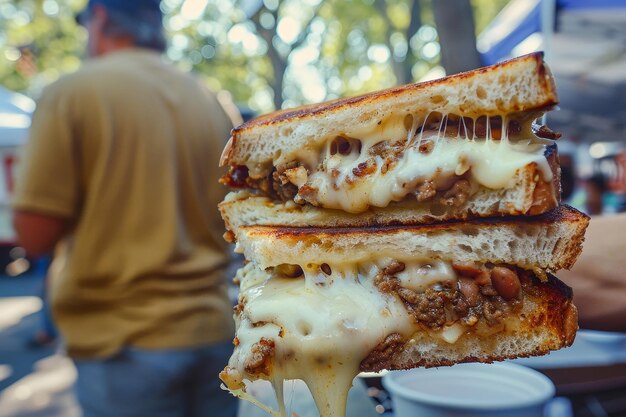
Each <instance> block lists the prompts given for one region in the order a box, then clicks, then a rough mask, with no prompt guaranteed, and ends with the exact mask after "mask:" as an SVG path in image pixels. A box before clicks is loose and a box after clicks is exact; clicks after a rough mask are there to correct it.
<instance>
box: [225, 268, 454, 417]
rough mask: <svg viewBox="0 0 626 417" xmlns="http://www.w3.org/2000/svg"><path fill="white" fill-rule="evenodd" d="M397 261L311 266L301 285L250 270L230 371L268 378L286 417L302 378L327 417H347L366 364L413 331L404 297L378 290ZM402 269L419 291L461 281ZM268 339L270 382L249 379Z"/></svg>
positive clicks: (450, 274)
mask: <svg viewBox="0 0 626 417" xmlns="http://www.w3.org/2000/svg"><path fill="white" fill-rule="evenodd" d="M391 262H392V259H390V258H380V259H377V260H375V261H369V262H362V263H359V264H356V263H345V264H340V265H329V268H330V270H331V271H330V272H331V274H330V275H326V273H324V272H323V271H322V269H320V268H319V266H317V265H308V266H306V265H305V266H302V269H303V273H304V277H300V278H285V277H280V276H278V275H272V274H270V273H269V272H266V271H262V270H261V269H259V268H258V267H256V266H255V265H254V264H252V263H249V264H248V265H246V266H245V267H244V268H242V269H241V270H240V271H239V272H238V275H237V277H238V279H239V280H240V283H241V285H240V301H241V302H242V303H243V305H244V308H243V311H242V313H241V314H240V315H239V316H238V317H236V320H237V340H238V345H237V346H236V348H235V351H234V353H233V355H232V357H231V359H230V361H229V368H230V369H232V370H234V371H235V372H236V373H237V374H238V375H239V376H240V378H241V379H242V380H243V379H244V378H247V379H255V378H259V377H264V378H265V377H266V378H267V379H269V380H270V381H271V382H272V384H273V385H274V388H275V390H276V394H277V397H278V398H277V399H278V404H279V405H280V410H279V415H281V416H284V415H285V407H284V402H283V398H282V386H283V381H285V380H289V379H302V380H304V381H305V383H306V384H307V385H308V387H309V389H310V390H311V393H312V394H313V398H314V399H315V402H316V404H317V407H318V409H319V412H320V416H321V417H343V416H344V415H345V404H346V398H347V393H348V391H349V389H350V387H351V385H352V380H353V379H354V377H355V376H356V375H357V374H358V373H359V366H360V363H361V361H362V360H363V359H365V358H366V357H367V355H368V354H369V353H370V352H371V351H372V350H373V349H374V348H375V347H376V346H377V345H378V344H379V343H380V342H382V341H383V340H384V339H385V338H386V337H387V336H388V335H389V334H392V333H399V334H401V335H403V336H404V337H410V336H411V334H413V332H414V331H415V324H414V322H413V319H412V318H411V317H410V316H409V314H408V313H407V310H406V308H405V306H404V304H403V303H402V302H401V301H400V300H399V298H397V297H395V296H394V295H390V294H385V293H381V292H380V291H379V290H378V288H377V287H376V286H375V285H374V278H375V276H376V275H377V274H378V273H379V272H380V270H381V269H382V268H384V267H385V266H388V265H389V264H390V263H391ZM404 263H405V270H404V271H403V272H401V273H399V274H397V277H398V278H399V279H400V281H401V283H402V285H403V286H406V287H407V288H411V289H413V290H425V289H426V288H427V287H429V286H432V285H433V284H434V283H436V282H439V281H451V280H455V279H456V275H455V273H454V271H453V270H452V268H451V266H450V264H449V263H445V262H442V261H436V260H421V261H416V260H413V261H407V262H404ZM326 269H327V272H328V268H326ZM457 330H458V329H457ZM434 333H437V332H434ZM461 333H462V332H458V331H457V332H456V333H454V334H451V330H450V329H447V328H445V329H443V330H442V331H440V332H438V333H437V335H438V336H439V337H441V338H442V339H444V340H446V341H448V342H449V343H453V340H452V338H454V337H456V338H457V339H458V338H459V337H460V336H461ZM455 335H456V336H455ZM262 338H265V339H266V340H272V341H274V344H275V348H274V356H273V358H272V368H271V375H267V376H262V375H261V376H260V375H248V374H247V373H246V371H245V367H246V363H248V362H249V361H250V360H251V359H252V356H253V354H252V351H253V347H254V345H255V344H256V343H258V342H259V341H260V340H261V339H262ZM234 394H235V395H238V396H241V395H242V393H241V392H239V393H237V392H234ZM242 398H243V397H242Z"/></svg>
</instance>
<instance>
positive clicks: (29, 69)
mask: <svg viewBox="0 0 626 417" xmlns="http://www.w3.org/2000/svg"><path fill="white" fill-rule="evenodd" d="M468 1H471V3H470V4H471V6H472V9H471V10H473V11H474V13H473V14H474V16H475V18H474V17H472V13H471V11H470V9H469V8H468V7H467V5H468ZM507 1H508V0H431V1H426V0H325V1H322V0H163V2H162V7H163V10H164V12H165V26H166V28H167V31H168V33H169V36H170V46H169V48H168V51H167V55H168V57H169V58H170V59H171V60H173V61H175V62H177V63H178V64H179V65H180V66H181V67H183V68H184V69H187V70H192V71H194V72H196V73H197V74H198V75H199V76H200V77H202V78H203V79H204V80H205V81H206V83H207V84H208V85H209V86H210V87H211V88H212V89H214V90H228V91H229V92H230V93H231V94H232V95H233V97H234V98H235V100H236V102H238V103H239V104H240V105H241V106H243V107H250V108H252V109H253V110H255V111H257V112H266V111H269V110H271V109H272V108H277V107H291V106H294V105H298V104H301V103H307V102H316V101H322V100H325V99H332V98H336V97H340V96H346V95H353V94H359V93H363V92H366V91H371V90H374V89H379V88H384V87H388V86H392V85H395V84H399V83H405V82H411V81H415V80H419V79H422V78H424V77H426V78H434V77H437V76H441V75H443V74H444V71H443V69H442V67H441V66H440V64H443V66H444V67H446V69H448V70H449V71H454V70H455V69H454V68H452V67H449V64H448V62H447V58H446V51H447V50H448V49H449V48H452V47H454V45H452V46H449V45H448V43H449V42H456V41H452V40H448V38H446V34H447V33H448V32H450V31H452V30H458V28H459V26H458V24H457V23H440V17H441V16H440V14H439V12H438V6H440V5H443V3H448V2H457V3H458V4H460V3H464V5H465V8H464V9H463V10H464V11H463V12H458V11H457V15H456V16H453V17H455V18H457V19H458V21H459V22H460V21H465V22H466V24H467V27H469V28H471V26H473V25H474V24H475V28H476V32H480V31H481V30H482V29H483V28H484V27H485V26H486V25H487V24H488V23H489V21H491V19H492V18H493V17H494V16H495V15H496V14H497V13H498V11H499V10H500V9H501V8H502V7H503V6H504V5H505V4H506V3H507ZM84 3H85V0H0V54H2V55H4V58H6V59H0V83H1V84H3V85H5V86H7V87H8V88H11V89H13V90H17V91H24V92H27V93H28V94H30V95H31V96H36V95H37V93H38V91H39V90H40V89H41V88H42V87H43V86H44V85H46V84H48V83H49V82H50V81H52V80H54V79H55V78H57V77H58V76H59V75H60V74H62V73H66V72H69V71H73V70H75V69H76V68H77V67H78V65H79V64H80V57H81V56H82V54H83V48H84V42H85V37H86V36H85V31H84V30H83V29H81V28H78V27H77V26H76V24H75V22H74V14H75V13H76V11H77V10H79V9H80V8H81V7H82V6H83V5H84ZM433 3H434V4H435V8H434V9H433ZM458 4H457V6H458ZM455 10H459V8H458V7H457V8H456V9H455ZM444 12H445V11H444ZM437 16H439V17H437ZM436 17H437V21H438V23H439V29H440V30H439V31H437V29H436V25H435V20H436V19H435V18H436ZM467 27H466V28H465V29H464V30H463V33H466V34H467V33H471V32H473V30H472V29H467ZM471 38H472V36H469V37H468V39H470V40H469V41H468V39H465V43H467V42H474V40H472V39H471ZM440 42H441V43H442V44H443V45H444V54H443V55H442V54H441V50H442V48H441V46H440ZM475 65H476V63H475V62H474V63H472V64H470V66H475ZM448 67H449V68H448Z"/></svg>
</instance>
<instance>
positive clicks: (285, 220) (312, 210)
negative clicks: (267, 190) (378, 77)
mask: <svg viewBox="0 0 626 417" xmlns="http://www.w3.org/2000/svg"><path fill="white" fill-rule="evenodd" d="M549 150H550V151H551V155H550V156H549V157H548V160H549V162H550V167H551V169H552V172H553V181H552V183H551V184H549V185H548V186H545V187H540V186H538V183H537V182H536V181H535V178H534V176H535V175H536V171H535V170H534V169H533V167H532V166H527V167H525V169H520V170H518V171H517V173H516V175H515V179H514V180H513V181H512V182H511V185H510V186H509V187H507V188H503V189H497V190H494V189H491V188H487V187H480V186H479V187H476V189H474V190H473V193H472V195H471V197H470V198H468V199H467V200H466V201H464V202H462V203H461V204H459V205H446V204H445V197H443V195H442V196H441V197H440V198H439V199H438V200H436V201H425V202H417V201H414V200H413V201H403V202H398V203H391V204H390V205H389V206H387V207H384V208H379V207H370V208H369V209H368V210H367V211H365V212H363V213H358V214H354V213H348V212H346V211H343V210H337V209H324V208H320V207H315V206H312V205H310V204H296V203H294V202H293V201H287V202H283V201H280V200H275V199H273V198H271V197H267V196H264V195H259V194H255V193H251V192H249V191H238V192H232V193H230V194H229V195H227V197H226V199H225V200H224V201H223V202H222V203H220V204H219V209H220V212H221V214H222V218H223V219H224V223H225V224H226V229H227V230H231V231H233V232H235V235H236V230H237V229H238V228H239V227H241V226H254V225H259V226H297V227H366V226H380V225H391V224H404V225H410V224H419V223H432V222H437V221H448V220H465V219H468V218H471V217H492V216H502V215H526V214H540V213H543V212H545V211H547V210H549V209H551V208H554V207H556V205H557V204H558V201H559V200H560V199H559V198H558V195H559V192H558V190H559V189H560V182H559V177H560V175H559V166H558V163H557V161H556V152H554V151H553V150H554V148H549ZM443 194H445V193H443ZM230 236H232V237H234V235H230ZM232 237H231V238H230V240H232Z"/></svg>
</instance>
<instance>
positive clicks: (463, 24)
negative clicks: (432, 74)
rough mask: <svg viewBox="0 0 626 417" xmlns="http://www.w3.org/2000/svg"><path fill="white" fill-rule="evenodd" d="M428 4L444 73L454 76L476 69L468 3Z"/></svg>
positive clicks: (457, 0) (439, 1) (441, 1)
mask: <svg viewBox="0 0 626 417" xmlns="http://www.w3.org/2000/svg"><path fill="white" fill-rule="evenodd" d="M432 5H433V11H434V15H435V22H436V25H437V29H438V32H439V43H440V44H441V65H442V66H443V68H444V69H445V70H446V72H447V73H448V74H455V73H458V72H462V71H468V70H471V69H474V68H478V67H480V55H479V54H478V50H477V49H476V29H475V25H474V14H473V11H472V6H471V5H470V1H469V0H432ZM468 16H469V18H468Z"/></svg>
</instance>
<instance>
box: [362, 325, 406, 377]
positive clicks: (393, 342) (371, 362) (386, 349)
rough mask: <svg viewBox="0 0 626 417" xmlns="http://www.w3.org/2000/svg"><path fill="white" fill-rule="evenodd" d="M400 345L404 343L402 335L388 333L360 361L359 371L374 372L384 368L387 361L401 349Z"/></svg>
mask: <svg viewBox="0 0 626 417" xmlns="http://www.w3.org/2000/svg"><path fill="white" fill-rule="evenodd" d="M402 345H404V339H403V338H402V336H400V335H399V334H398V333H392V334H390V335H389V336H387V337H386V338H385V340H384V341H382V342H381V343H379V344H378V346H376V347H375V348H374V350H372V351H371V352H370V354H369V355H367V357H366V358H365V359H363V360H362V361H361V366H360V369H361V371H369V372H372V371H374V372H376V371H380V370H382V369H385V368H386V367H387V364H388V363H389V361H390V360H391V359H392V358H393V357H394V356H395V355H396V354H397V352H399V351H400V350H401V349H402Z"/></svg>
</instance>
